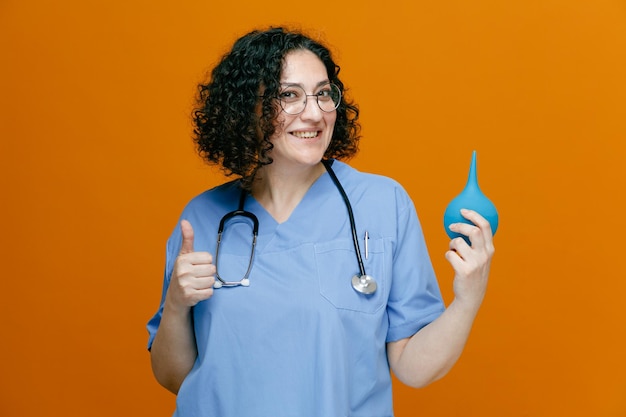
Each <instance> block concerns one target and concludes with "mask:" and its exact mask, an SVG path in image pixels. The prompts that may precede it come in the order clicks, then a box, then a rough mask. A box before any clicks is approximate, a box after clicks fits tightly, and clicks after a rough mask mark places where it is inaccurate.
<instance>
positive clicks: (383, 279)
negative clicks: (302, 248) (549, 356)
mask: <svg viewBox="0 0 626 417" xmlns="http://www.w3.org/2000/svg"><path fill="white" fill-rule="evenodd" d="M384 244H385V241H384V239H370V240H369V242H368V259H365V255H364V254H363V253H362V254H361V255H362V258H363V264H364V266H365V272H366V273H367V275H370V276H371V277H372V278H374V279H375V280H376V284H377V286H378V287H377V289H376V292H374V293H373V294H369V295H365V294H361V293H359V292H357V291H355V290H354V288H352V277H353V276H354V275H355V274H357V275H358V274H359V264H358V262H357V258H356V253H355V252H354V243H353V242H352V240H347V239H346V240H343V239H342V240H335V241H332V242H326V243H322V244H317V245H315V262H316V264H317V275H318V279H319V284H320V294H321V296H322V297H324V298H325V299H326V300H327V301H328V302H329V303H331V304H332V305H333V306H335V307H336V308H338V309H344V310H351V311H358V312H362V313H375V312H377V311H378V310H380V309H381V308H383V306H384V305H385V300H386V299H387V293H388V288H387V287H388V280H389V278H388V276H387V274H386V271H387V268H386V264H387V263H388V262H389V259H387V257H388V256H390V254H389V253H386V252H385V245H384ZM361 246H363V245H362V244H361ZM363 249H364V248H363V247H361V251H363Z"/></svg>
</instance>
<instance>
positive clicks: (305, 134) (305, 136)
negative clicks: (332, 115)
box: [292, 132, 317, 139]
mask: <svg viewBox="0 0 626 417" xmlns="http://www.w3.org/2000/svg"><path fill="white" fill-rule="evenodd" d="M292 135H294V136H297V137H299V138H302V139H310V138H314V137H316V136H317V132H293V133H292Z"/></svg>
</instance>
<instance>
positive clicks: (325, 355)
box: [148, 161, 444, 417]
mask: <svg viewBox="0 0 626 417" xmlns="http://www.w3.org/2000/svg"><path fill="white" fill-rule="evenodd" d="M333 169H334V171H335V173H336V174H337V176H338V178H339V180H340V182H341V184H342V185H343V187H344V188H345V190H346V193H347V194H348V197H349V199H350V202H351V204H352V208H353V211H354V216H355V221H356V227H357V233H358V236H359V239H360V241H359V243H360V245H361V252H362V256H363V261H364V263H365V270H366V272H367V274H368V275H371V276H372V277H374V278H375V279H376V281H377V283H378V289H377V291H376V292H375V293H374V294H372V295H363V294H361V293H358V292H356V291H355V290H354V289H353V288H352V286H351V278H352V276H353V275H355V274H356V273H358V272H359V268H358V263H357V260H356V254H355V252H354V246H353V242H352V237H351V236H352V235H351V229H350V222H349V218H348V215H347V209H346V206H345V203H344V201H343V199H342V197H341V194H340V193H339V191H338V190H337V188H336V187H335V185H334V184H333V182H332V180H331V178H330V176H329V175H328V174H327V173H324V174H323V175H322V176H321V177H320V178H319V179H318V180H317V181H316V182H315V183H314V184H313V185H312V186H311V188H310V189H309V191H308V192H307V194H306V195H305V196H304V198H303V199H302V201H301V202H300V204H299V205H298V206H297V207H296V208H295V210H294V211H293V213H292V214H291V216H290V217H289V219H288V220H287V221H285V222H283V223H281V224H278V223H277V222H276V221H275V220H274V219H273V218H272V216H271V215H270V214H269V213H268V212H267V211H265V209H264V208H263V207H262V206H261V205H260V204H258V203H257V201H256V200H255V199H254V198H253V197H252V196H250V195H248V196H247V198H246V200H245V209H246V210H248V211H251V212H253V213H254V214H255V215H256V216H257V217H258V219H259V225H260V227H259V236H258V242H257V248H256V255H255V259H254V263H253V266H252V271H251V273H250V286H249V287H234V288H227V287H223V288H220V289H217V290H215V293H214V295H213V297H212V298H210V299H209V300H206V301H203V302H200V303H199V304H198V305H196V306H195V307H194V309H193V318H194V329H195V334H196V342H197V345H198V358H197V359H196V362H195V365H194V367H193V369H192V370H191V372H190V373H189V375H188V376H187V378H186V379H185V381H184V382H183V385H182V386H181V388H180V391H179V393H178V397H177V408H176V412H175V414H174V415H175V416H178V417H191V416H202V417H208V416H219V417H230V416H232V417H256V416H258V417H269V416H272V417H302V416H313V415H315V416H333V417H339V416H346V417H347V416H350V417H359V416H360V417H366V416H367V417H374V416H376V417H385V416H393V407H392V395H391V377H390V372H389V364H388V362H387V354H386V343H387V342H390V341H396V340H399V339H403V338H406V337H410V336H411V335H413V334H414V333H415V332H417V331H418V330H419V329H420V328H422V327H423V326H425V325H427V324H428V323H430V322H431V321H432V320H434V319H435V318H437V317H438V316H439V315H440V314H441V313H442V311H443V309H444V305H443V302H442V298H441V293H440V291H439V287H438V285H437V280H436V278H435V275H434V272H433V269H432V265H431V262H430V259H429V256H428V252H427V249H426V245H425V242H424V238H423V234H422V229H421V226H420V224H419V221H418V218H417V215H416V213H415V209H414V206H413V203H412V202H411V200H410V198H409V197H408V195H407V193H406V192H405V191H404V189H403V188H402V187H401V186H400V185H399V184H398V183H397V182H395V181H393V180H391V179H389V178H386V177H382V176H377V175H372V174H365V173H361V172H358V171H356V170H355V169H353V168H351V167H350V166H348V165H346V164H344V163H342V162H339V161H334V163H333ZM239 196H240V189H239V187H238V182H237V181H233V182H229V183H227V184H224V185H221V186H219V187H216V188H214V189H211V190H208V191H206V192H204V193H203V194H201V195H199V196H197V197H196V198H194V199H193V200H192V201H191V202H190V203H189V204H188V205H187V207H186V208H185V210H184V211H183V213H182V216H181V219H187V220H189V221H190V222H191V224H192V226H193V228H194V232H195V250H197V251H208V252H210V253H213V254H214V253H215V246H216V237H217V227H218V225H219V221H220V219H221V218H222V216H224V214H226V213H227V212H230V211H232V210H235V209H236V208H237V206H238V202H239ZM179 223H180V222H179ZM365 231H367V232H368V234H369V241H368V254H367V259H365V253H364V252H365V245H364V234H365ZM251 242H252V228H251V226H250V223H249V222H248V220H246V219H243V218H240V217H237V218H235V219H233V221H232V222H230V223H228V224H227V227H226V231H225V232H224V237H223V241H222V245H221V246H220V254H219V272H220V275H221V276H222V277H223V278H224V279H225V280H229V281H236V280H239V279H240V278H241V277H243V275H244V273H245V270H246V268H247V265H248V259H249V255H250V248H251ZM180 246H181V233H180V226H177V227H176V228H175V230H174V232H173V233H172V235H171V237H170V239H169V240H168V243H167V258H166V268H165V280H164V286H163V298H162V300H161V306H160V308H159V310H158V312H157V313H156V314H155V315H154V317H153V318H152V319H151V320H150V322H149V323H148V331H149V333H150V339H149V345H148V347H150V346H151V344H152V341H153V339H154V336H155V334H156V331H157V330H158V327H159V323H160V319H161V313H162V310H163V302H164V299H165V293H166V291H167V286H168V284H169V280H170V276H171V273H172V268H173V264H174V261H175V260H176V257H177V255H178V252H179V250H180Z"/></svg>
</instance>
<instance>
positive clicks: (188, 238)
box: [179, 220, 193, 255]
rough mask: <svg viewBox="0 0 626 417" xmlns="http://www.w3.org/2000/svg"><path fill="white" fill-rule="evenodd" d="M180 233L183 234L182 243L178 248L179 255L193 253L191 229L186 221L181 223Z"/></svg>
mask: <svg viewBox="0 0 626 417" xmlns="http://www.w3.org/2000/svg"><path fill="white" fill-rule="evenodd" d="M180 231H181V233H182V234H183V243H182V245H181V246H180V253H179V255H182V254H184V253H191V252H193V227H191V223H189V221H187V220H183V221H181V222H180Z"/></svg>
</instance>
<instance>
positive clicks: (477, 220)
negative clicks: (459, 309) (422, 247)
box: [446, 209, 495, 310]
mask: <svg viewBox="0 0 626 417" xmlns="http://www.w3.org/2000/svg"><path fill="white" fill-rule="evenodd" d="M461 215H462V216H463V217H465V218H466V219H467V220H469V221H470V222H472V223H473V224H467V223H454V224H451V225H450V230H452V231H453V232H456V233H459V234H462V235H465V236H467V237H468V238H469V240H470V242H471V246H470V245H468V244H467V242H466V241H465V239H463V238H461V237H457V238H454V239H452V240H451V241H450V246H449V250H448V251H447V252H446V259H447V260H448V262H450V265H452V268H453V269H454V272H455V276H454V295H455V300H456V301H457V302H461V303H463V304H464V305H466V306H469V307H472V308H473V309H476V310H478V308H479V307H480V304H481V303H482V300H483V298H484V296H485V292H486V290H487V280H488V278H489V269H490V266H491V258H492V257H493V254H494V252H495V248H494V246H493V234H492V232H491V225H490V224H489V222H488V221H487V220H485V218H484V217H483V216H481V215H480V214H478V213H477V212H475V211H473V210H466V209H463V210H461Z"/></svg>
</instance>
